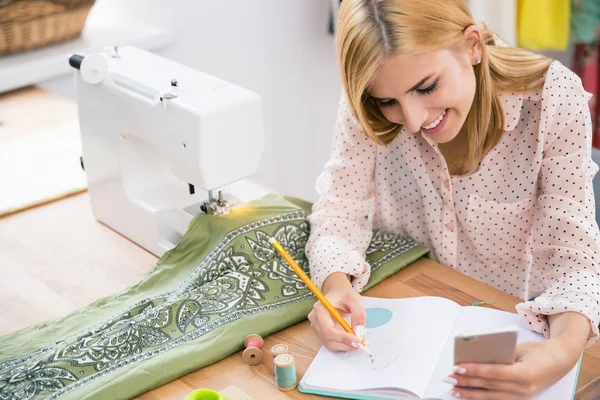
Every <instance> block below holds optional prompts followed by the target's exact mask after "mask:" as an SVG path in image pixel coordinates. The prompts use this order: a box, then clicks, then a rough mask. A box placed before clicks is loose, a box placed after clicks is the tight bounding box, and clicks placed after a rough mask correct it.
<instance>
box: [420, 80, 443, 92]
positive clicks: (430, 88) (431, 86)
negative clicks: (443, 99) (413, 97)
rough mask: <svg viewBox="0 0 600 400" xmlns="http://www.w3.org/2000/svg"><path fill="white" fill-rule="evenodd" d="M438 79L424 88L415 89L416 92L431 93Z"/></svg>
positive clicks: (435, 87)
mask: <svg viewBox="0 0 600 400" xmlns="http://www.w3.org/2000/svg"><path fill="white" fill-rule="evenodd" d="M437 85H438V81H435V82H433V83H432V84H431V85H430V86H428V87H426V88H425V89H417V93H419V94H431V93H433V91H435V89H437Z"/></svg>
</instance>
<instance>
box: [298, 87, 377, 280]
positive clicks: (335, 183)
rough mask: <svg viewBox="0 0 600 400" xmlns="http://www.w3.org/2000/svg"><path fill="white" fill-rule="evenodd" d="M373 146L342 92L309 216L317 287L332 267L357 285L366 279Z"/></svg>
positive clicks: (310, 250) (312, 267)
mask: <svg viewBox="0 0 600 400" xmlns="http://www.w3.org/2000/svg"><path fill="white" fill-rule="evenodd" d="M376 151H377V148H376V144H375V143H374V142H373V141H372V140H370V139H369V138H367V137H366V136H365V134H364V133H363V131H362V130H361V128H360V125H359V124H358V123H357V121H356V119H355V118H354V116H353V115H352V112H351V111H350V108H349V106H348V103H347V100H346V98H345V96H344V95H342V97H341V99H340V103H339V106H338V114H337V122H336V127H335V131H334V138H333V149H332V152H331V155H330V157H329V160H328V161H327V163H326V164H325V168H324V170H323V172H322V173H321V174H320V176H319V178H318V179H317V183H316V188H317V192H318V195H319V199H318V201H317V202H316V203H315V204H314V206H313V210H312V211H313V213H312V214H311V215H310V216H309V223H310V226H311V232H310V237H309V240H308V243H307V246H306V253H307V256H308V261H309V264H310V272H311V277H312V279H313V281H314V282H315V284H316V285H317V287H319V288H320V287H321V286H322V284H323V281H324V280H325V279H326V278H327V277H328V276H329V275H330V274H332V273H334V272H344V273H346V274H348V275H351V276H352V277H353V279H352V285H353V287H354V288H355V289H356V290H360V289H362V287H364V285H365V284H366V283H367V281H368V279H369V275H370V271H371V268H370V265H369V264H368V263H367V262H366V261H365V252H366V250H367V248H368V246H369V243H370V241H371V236H372V225H373V223H372V213H373V207H374V195H375V191H374V189H375V185H374V179H373V171H374V168H375V158H376Z"/></svg>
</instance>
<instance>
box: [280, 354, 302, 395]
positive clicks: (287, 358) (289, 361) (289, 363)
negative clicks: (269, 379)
mask: <svg viewBox="0 0 600 400" xmlns="http://www.w3.org/2000/svg"><path fill="white" fill-rule="evenodd" d="M275 384H276V385H277V388H278V389H279V390H283V391H287V390H292V389H294V388H295V387H296V385H297V380H296V360H295V359H294V356H293V355H291V354H280V355H278V356H277V357H275Z"/></svg>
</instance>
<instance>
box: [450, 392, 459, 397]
mask: <svg viewBox="0 0 600 400" xmlns="http://www.w3.org/2000/svg"><path fill="white" fill-rule="evenodd" d="M450 394H451V395H452V396H454V397H459V398H460V393H458V392H455V391H452V392H450Z"/></svg>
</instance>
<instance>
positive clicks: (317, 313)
mask: <svg viewBox="0 0 600 400" xmlns="http://www.w3.org/2000/svg"><path fill="white" fill-rule="evenodd" d="M323 294H324V295H325V297H327V300H329V302H330V303H331V304H332V305H333V306H334V307H335V308H336V309H337V310H338V311H339V312H340V313H341V314H342V315H343V314H350V315H351V323H350V326H352V330H353V331H354V332H355V333H356V334H357V335H358V334H360V331H361V330H363V331H364V326H365V322H366V319H367V317H366V313H365V308H364V306H363V304H362V298H361V296H360V294H359V293H358V292H357V291H356V290H354V288H353V287H352V285H351V284H350V281H349V280H348V278H347V276H346V274H344V273H342V272H335V273H333V274H331V275H329V276H328V277H327V279H325V282H323ZM308 319H309V321H310V326H311V327H312V328H313V330H314V331H315V333H316V334H317V336H318V337H319V339H320V340H321V343H323V345H325V347H327V348H328V349H329V350H331V351H336V352H337V351H350V350H355V349H357V348H358V347H359V343H360V339H359V338H358V337H357V336H356V335H353V334H351V333H348V332H346V331H345V330H344V328H342V327H341V326H340V324H339V323H338V322H337V321H336V320H335V319H334V318H333V317H332V316H331V314H330V313H329V312H328V311H327V309H326V308H325V306H323V304H322V303H321V302H320V301H318V302H316V303H315V305H314V306H313V309H312V311H311V312H310V313H309V314H308Z"/></svg>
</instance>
